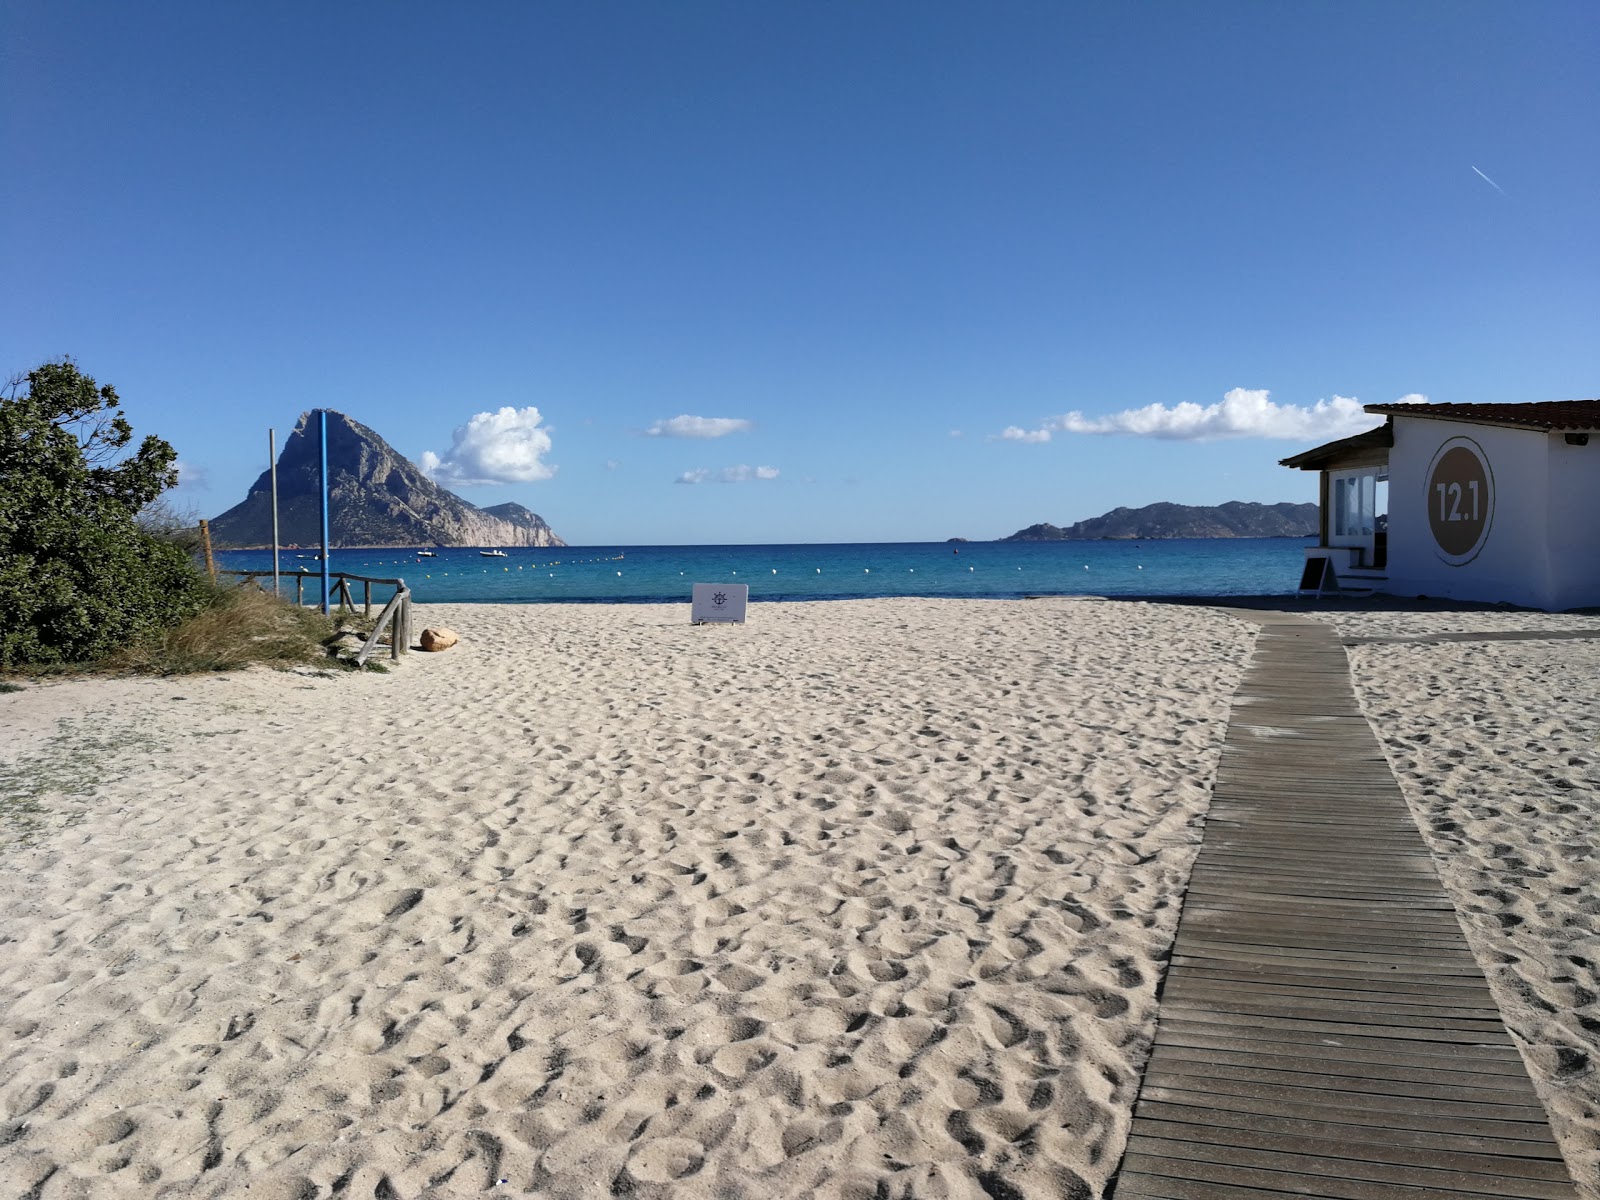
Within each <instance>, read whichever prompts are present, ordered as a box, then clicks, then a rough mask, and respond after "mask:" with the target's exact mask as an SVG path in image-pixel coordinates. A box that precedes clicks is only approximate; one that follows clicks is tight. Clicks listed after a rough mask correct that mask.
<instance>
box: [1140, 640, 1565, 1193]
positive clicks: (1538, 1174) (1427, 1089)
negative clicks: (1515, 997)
mask: <svg viewBox="0 0 1600 1200" xmlns="http://www.w3.org/2000/svg"><path fill="white" fill-rule="evenodd" d="M1241 615H1244V614H1241ZM1234 700H1235V703H1234V706H1233V710H1232V716H1231V720H1232V723H1231V724H1230V726H1229V730H1228V736H1227V741H1226V744H1225V746H1224V749H1223V753H1222V755H1221V757H1220V760H1219V763H1218V768H1217V776H1216V780H1215V784H1214V788H1213V799H1212V807H1211V812H1210V815H1209V816H1208V818H1207V821H1206V824H1205V827H1204V831H1203V836H1202V841H1201V845H1200V849H1199V851H1198V853H1197V854H1196V857H1195V860H1194V865H1193V868H1192V872H1191V877H1190V882H1189V889H1188V892H1187V894H1186V898H1185V909H1184V912H1183V915H1182V918H1181V920H1180V922H1179V926H1178V932H1177V937H1176V939H1175V941H1174V943H1173V948H1172V954H1171V957H1170V961H1169V966H1168V970H1167V974H1166V978H1165V979H1164V980H1163V981H1162V985H1161V990H1160V993H1159V995H1160V1011H1159V1020H1158V1026H1157V1031H1156V1037H1155V1041H1154V1044H1153V1046H1152V1050H1151V1055H1150V1059H1149V1062H1148V1064H1147V1066H1146V1069H1145V1073H1144V1077H1143V1081H1142V1087H1141V1092H1140V1096H1139V1100H1138V1103H1137V1105H1136V1107H1135V1111H1134V1119H1133V1123H1132V1127H1131V1130H1130V1134H1129V1141H1128V1148H1127V1153H1126V1155H1125V1157H1124V1160H1123V1164H1122V1168H1121V1170H1120V1172H1119V1175H1118V1178H1117V1181H1116V1183H1115V1185H1114V1186H1115V1189H1116V1194H1117V1195H1118V1197H1119V1198H1120V1200H1130V1198H1133V1197H1144V1198H1149V1200H1155V1198H1157V1197H1162V1198H1165V1200H1212V1198H1216V1197H1223V1196H1227V1197H1235V1198H1237V1197H1248V1196H1258V1197H1282V1196H1290V1195H1293V1196H1326V1197H1332V1198H1337V1200H1402V1198H1404V1200H1424V1198H1427V1200H1443V1198H1444V1197H1447V1196H1453V1197H1495V1198H1497V1200H1512V1198H1528V1200H1532V1198H1535V1197H1537V1198H1539V1200H1570V1198H1571V1197H1573V1195H1574V1192H1573V1188H1572V1183H1571V1179H1570V1177H1569V1175H1568V1172H1567V1167H1566V1165H1565V1164H1564V1163H1563V1162H1562V1160H1561V1156H1560V1152H1559V1150H1558V1148H1557V1147H1556V1145H1555V1142H1554V1139H1553V1138H1552V1137H1551V1135H1550V1130H1549V1124H1548V1117H1547V1116H1546V1114H1545V1111H1544V1109H1543V1107H1542V1106H1541V1105H1540V1104H1539V1101H1538V1099H1537V1097H1536V1096H1535V1095H1534V1092H1533V1089H1532V1086H1531V1085H1530V1083H1529V1082H1528V1078H1527V1073H1526V1070H1525V1068H1524V1067H1523V1064H1522V1060H1521V1057H1520V1056H1519V1055H1518V1053H1517V1050H1516V1048H1515V1046H1514V1045H1512V1043H1511V1040H1510V1038H1509V1036H1508V1035H1507V1033H1506V1031H1505V1027H1504V1024H1503V1022H1502V1021H1501V1018H1500V1014H1499V1012H1498V1010H1497V1009H1496V1008H1495V1006H1494V1002H1493V997H1492V995H1491V993H1490V992H1489V990H1488V987H1487V983H1486V981H1485V980H1484V977H1483V972H1482V969H1481V968H1480V967H1479V966H1478V963H1477V961H1476V959H1474V957H1473V955H1472V953H1471V950H1470V949H1469V947H1468V946H1467V943H1466V939H1465V938H1464V936H1463V935H1462V932H1461V928H1460V924H1459V922H1458V921H1457V919H1456V915H1455V912H1454V910H1453V908H1452V906H1451V904H1450V902H1449V899H1448V897H1447V896H1446V895H1445V893H1444V889H1443V887H1442V885H1441V884H1440V882H1439V879H1438V875H1437V872H1436V870H1435V868H1434V864H1433V859H1432V856H1431V855H1430V853H1429V852H1428V849H1427V846H1426V845H1425V843H1424V842H1423V840H1422V835H1421V833H1420V831H1419V830H1418V828H1417V824H1416V821H1415V819H1414V818H1413V817H1412V814H1411V813H1410V811H1409V809H1408V808H1407V806H1406V803H1405V800H1404V797H1403V796H1402V794H1401V793H1400V790H1399V788H1398V786H1397V785H1396V783H1395V780H1394V776H1393V774H1392V772H1391V770H1390V768H1389V765H1388V762H1387V760H1386V759H1385V758H1384V756H1383V753H1382V751H1381V749H1380V748H1379V747H1378V745H1377V741H1376V739H1375V738H1374V737H1373V734H1372V731H1371V728H1370V726H1369V725H1368V724H1367V722H1366V720H1365V718H1364V717H1363V716H1362V715H1361V712H1360V709H1359V707H1358V706H1357V704H1356V702H1355V696H1354V693H1353V691H1352V690H1351V688H1350V684H1349V671H1348V664H1347V662H1346V659H1345V654H1344V650H1343V648H1342V647H1341V646H1340V644H1339V642H1338V640H1337V639H1336V638H1335V637H1334V636H1333V634H1332V631H1331V630H1330V629H1329V628H1327V627H1326V626H1321V625H1318V624H1315V623H1313V622H1308V621H1305V620H1303V619H1300V618H1295V617H1291V616H1287V615H1281V616H1273V617H1271V618H1270V619H1269V620H1268V621H1267V625H1266V628H1265V629H1264V631H1263V633H1262V635H1261V637H1260V639H1259V640H1258V642H1257V647H1256V653H1255V655H1254V656H1253V658H1252V660H1251V663H1250V664H1249V667H1248V668H1247V670H1246V673H1245V677H1244V679H1243V680H1242V681H1241V684H1240V687H1239V691H1238V693H1237V694H1236V696H1235V697H1234Z"/></svg>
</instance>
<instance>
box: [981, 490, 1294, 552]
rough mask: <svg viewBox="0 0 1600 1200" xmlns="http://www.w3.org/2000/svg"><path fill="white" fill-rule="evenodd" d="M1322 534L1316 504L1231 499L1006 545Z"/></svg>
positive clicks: (1052, 531) (1166, 507) (1112, 518)
mask: <svg viewBox="0 0 1600 1200" xmlns="http://www.w3.org/2000/svg"><path fill="white" fill-rule="evenodd" d="M1316 532H1317V506H1316V505H1315V504H1255V503H1247V502H1245V501H1242V500H1230V501H1228V503H1226V504H1218V505H1216V506H1214V507H1210V508H1207V507H1199V506H1194V505H1189V504H1165V503H1163V504H1147V505H1145V506H1144V507H1143V508H1114V509H1112V510H1111V511H1110V512H1108V513H1106V514H1105V515H1104V516H1101V517H1090V518H1089V519H1088V520H1085V521H1078V522H1076V523H1075V524H1072V525H1068V526H1066V527H1065V528H1063V527H1061V526H1059V525H1050V524H1048V523H1046V524H1040V525H1029V526H1028V527H1027V528H1026V529H1019V530H1017V532H1016V533H1013V534H1012V535H1011V536H1010V537H1003V538H1000V539H998V540H999V541H1002V542H1087V541H1095V540H1099V539H1120V540H1124V541H1158V540H1161V539H1163V538H1236V537H1307V536H1309V535H1312V534H1315V533H1316Z"/></svg>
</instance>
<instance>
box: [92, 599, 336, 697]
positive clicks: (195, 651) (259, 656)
mask: <svg viewBox="0 0 1600 1200" xmlns="http://www.w3.org/2000/svg"><path fill="white" fill-rule="evenodd" d="M336 632H337V629H336V626H335V624H334V622H333V621H331V620H329V619H328V618H327V617H324V616H323V615H322V614H321V613H320V612H318V611H317V610H316V609H310V608H301V607H300V606H299V605H296V604H291V603H289V602H288V601H285V600H280V599H278V598H277V597H275V596H273V595H272V594H271V593H269V592H264V591H262V590H261V589H260V588H257V587H253V586H248V585H247V586H244V587H219V588H218V589H217V590H216V592H215V593H214V595H213V597H212V600H211V603H210V604H209V605H207V606H206V608H204V609H202V610H201V611H200V612H199V613H197V614H195V615H194V616H193V617H190V618H189V619H188V620H187V621H185V622H184V623H183V624H181V625H179V626H177V627H176V628H173V629H167V630H163V631H162V632H160V633H158V634H156V635H154V636H152V637H150V638H147V639H145V640H144V641H142V642H139V643H136V644H133V645H130V646H125V647H123V648H122V649H121V650H119V651H117V652H116V653H115V654H113V655H111V656H110V657H109V658H107V659H106V660H104V661H103V662H102V663H100V664H99V665H100V666H101V667H102V668H105V669H110V670H116V671H133V672H136V673H138V674H155V675H194V674H201V673H205V672H210V671H233V670H238V669H239V668H241V667H248V666H253V665H257V664H260V665H264V666H271V667H292V666H297V665H301V664H312V663H315V664H320V665H323V666H338V665H344V664H341V663H340V661H339V660H338V659H336V658H334V657H332V656H330V652H329V649H328V647H327V645H326V644H325V643H327V642H329V641H330V639H332V638H333V637H334V636H335V634H336Z"/></svg>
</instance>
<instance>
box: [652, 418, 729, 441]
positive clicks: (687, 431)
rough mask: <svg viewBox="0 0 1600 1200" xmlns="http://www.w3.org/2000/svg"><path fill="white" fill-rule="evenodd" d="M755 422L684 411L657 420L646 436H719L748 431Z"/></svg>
mask: <svg viewBox="0 0 1600 1200" xmlns="http://www.w3.org/2000/svg"><path fill="white" fill-rule="evenodd" d="M754 428H755V424H754V423H753V422H751V421H746V420H745V419H744V418H743V417H691V416H689V415H688V414H687V413H685V414H684V415H683V416H681V417H673V418H671V419H670V420H667V421H657V422H656V423H655V424H654V425H652V426H650V428H649V429H646V430H645V431H644V432H645V436H646V437H682V438H719V437H727V436H728V434H730V433H749V432H750V431H751V430H752V429H754Z"/></svg>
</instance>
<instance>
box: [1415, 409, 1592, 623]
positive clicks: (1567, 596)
mask: <svg viewBox="0 0 1600 1200" xmlns="http://www.w3.org/2000/svg"><path fill="white" fill-rule="evenodd" d="M1454 437H1469V438H1471V439H1472V440H1473V441H1474V442H1476V443H1477V444H1478V446H1479V447H1481V449H1482V451H1483V454H1484V457H1485V458H1487V460H1488V463H1489V468H1490V471H1491V472H1492V473H1493V477H1494V511H1493V517H1492V520H1491V523H1490V526H1489V532H1488V535H1487V537H1486V538H1485V540H1484V542H1483V546H1482V549H1481V550H1480V551H1479V552H1478V554H1477V556H1476V557H1474V558H1473V559H1472V560H1471V561H1470V562H1466V563H1462V564H1460V565H1451V564H1450V563H1448V562H1446V561H1444V560H1443V559H1442V558H1441V557H1440V555H1439V552H1438V547H1437V545H1436V544H1435V542H1434V539H1433V534H1432V531H1431V530H1430V528H1429V524H1428V506H1429V504H1430V503H1433V502H1434V499H1435V498H1434V497H1431V496H1429V495H1428V494H1427V487H1428V479H1427V473H1428V468H1429V465H1430V464H1431V463H1432V461H1433V457H1434V455H1435V453H1436V452H1437V451H1438V450H1439V448H1440V447H1441V446H1443V445H1444V443H1445V442H1447V441H1449V440H1450V439H1451V438H1454ZM1552 440H1554V441H1555V442H1557V443H1559V446H1558V448H1559V449H1561V450H1568V449H1576V448H1573V447H1567V446H1566V445H1565V444H1564V443H1563V442H1562V438H1561V435H1560V434H1556V435H1554V438H1552V435H1550V434H1547V433H1543V432H1538V431H1533V430H1523V429H1506V428H1501V427H1497V426H1492V425H1471V424H1467V423H1465V422H1458V421H1441V420H1434V419H1424V418H1417V417H1405V416H1398V415H1397V416H1396V417H1395V419H1394V449H1393V450H1391V451H1390V453H1389V586H1388V590H1389V591H1390V592H1393V593H1394V594H1396V595H1400V596H1438V597H1442V598H1446V599H1451V600H1483V601H1490V602H1494V601H1506V602H1509V603H1512V604H1520V605H1525V606H1527V607H1530V608H1556V607H1575V606H1578V605H1582V604H1600V596H1596V595H1593V594H1592V593H1591V595H1590V598H1588V599H1584V598H1583V597H1582V584H1581V582H1580V581H1577V580H1573V579H1571V578H1570V576H1571V573H1572V570H1573V569H1574V567H1573V563H1574V560H1575V559H1576V558H1584V559H1587V560H1588V563H1587V564H1586V565H1585V566H1584V567H1582V568H1581V569H1582V570H1584V571H1585V572H1587V574H1588V575H1589V577H1590V578H1592V577H1593V575H1594V570H1595V568H1594V565H1593V563H1594V559H1595V545H1596V543H1595V531H1596V528H1597V520H1600V517H1597V515H1596V514H1597V513H1600V508H1597V507H1596V501H1595V499H1594V497H1595V494H1596V493H1595V491H1594V486H1593V481H1592V480H1587V482H1589V483H1590V488H1589V491H1588V492H1587V493H1586V495H1587V497H1588V499H1587V504H1588V508H1587V513H1588V516H1587V518H1586V519H1585V520H1583V521H1580V520H1579V519H1577V518H1578V511H1577V510H1579V509H1580V508H1581V507H1582V504H1583V503H1584V501H1582V500H1581V499H1580V497H1579V496H1578V492H1580V491H1582V490H1583V489H1582V488H1574V489H1573V491H1572V494H1571V496H1570V502H1569V497H1568V496H1567V495H1565V494H1564V495H1563V497H1562V500H1561V508H1560V512H1559V514H1557V513H1555V512H1554V511H1553V510H1552V504H1551V497H1552V490H1551V484H1552V482H1554V481H1553V479H1552V475H1551V467H1552V461H1551V460H1552V453H1551V451H1552V447H1551V442H1552ZM1582 449H1583V450H1584V451H1588V450H1589V449H1590V448H1589V447H1583V448H1582ZM1596 451H1600V447H1596ZM1591 453H1592V454H1593V461H1594V463H1595V464H1597V465H1600V452H1591ZM1587 461H1588V460H1584V462H1578V463H1576V465H1573V464H1574V462H1576V460H1570V461H1569V460H1568V458H1567V457H1566V456H1561V463H1560V471H1561V474H1562V476H1563V478H1566V477H1568V476H1569V475H1570V476H1574V477H1576V476H1579V475H1583V474H1584V472H1585V471H1588V472H1589V473H1590V474H1591V475H1592V474H1594V470H1595V469H1594V468H1590V467H1586V466H1585V465H1584V463H1586V462H1587ZM1569 509H1570V510H1572V511H1570V512H1569ZM1553 517H1558V519H1559V525H1560V531H1561V532H1560V535H1559V537H1560V542H1559V544H1557V542H1556V540H1555V539H1554V538H1553V536H1552V529H1551V523H1552V518H1553ZM1583 545H1587V546H1588V549H1587V550H1581V547H1582V546H1583ZM1574 597H1576V598H1574Z"/></svg>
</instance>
